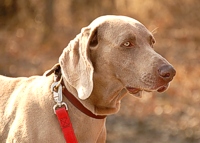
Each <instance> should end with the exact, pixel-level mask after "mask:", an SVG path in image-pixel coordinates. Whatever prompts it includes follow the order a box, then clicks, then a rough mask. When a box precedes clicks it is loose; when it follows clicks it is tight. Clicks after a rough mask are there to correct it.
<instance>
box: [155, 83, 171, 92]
mask: <svg viewBox="0 0 200 143" xmlns="http://www.w3.org/2000/svg"><path fill="white" fill-rule="evenodd" d="M168 86H169V83H168V84H165V85H163V86H161V87H159V88H158V89H157V92H164V91H165V90H167V88H168Z"/></svg>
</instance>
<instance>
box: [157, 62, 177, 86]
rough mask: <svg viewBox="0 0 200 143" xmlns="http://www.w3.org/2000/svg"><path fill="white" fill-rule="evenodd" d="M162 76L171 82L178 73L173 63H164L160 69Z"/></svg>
mask: <svg viewBox="0 0 200 143" xmlns="http://www.w3.org/2000/svg"><path fill="white" fill-rule="evenodd" d="M158 73H159V75H160V77H162V78H163V79H164V80H165V81H167V82H169V81H171V80H172V79H173V77H174V76H175V75H176V71H175V69H174V68H173V67H172V66H171V65H163V66H161V67H160V68H159V69H158Z"/></svg>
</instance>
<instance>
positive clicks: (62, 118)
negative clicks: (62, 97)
mask: <svg viewBox="0 0 200 143" xmlns="http://www.w3.org/2000/svg"><path fill="white" fill-rule="evenodd" d="M55 112H56V115H57V118H58V120H59V123H60V127H61V128H62V132H63V135H64V137H65V140H66V142H67V143H78V142H77V140H76V136H75V134H74V130H73V127H72V124H71V121H70V118H69V115H68V112H67V110H66V109H65V107H61V108H58V109H56V110H55Z"/></svg>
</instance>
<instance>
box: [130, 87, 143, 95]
mask: <svg viewBox="0 0 200 143" xmlns="http://www.w3.org/2000/svg"><path fill="white" fill-rule="evenodd" d="M126 89H127V90H128V91H129V93H131V94H137V93H138V92H140V91H141V89H139V88H134V87H126Z"/></svg>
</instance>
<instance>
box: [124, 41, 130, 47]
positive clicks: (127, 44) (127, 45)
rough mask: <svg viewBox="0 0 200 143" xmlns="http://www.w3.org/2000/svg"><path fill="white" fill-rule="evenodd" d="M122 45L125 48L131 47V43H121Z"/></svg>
mask: <svg viewBox="0 0 200 143" xmlns="http://www.w3.org/2000/svg"><path fill="white" fill-rule="evenodd" d="M123 45H124V46H125V47H130V46H132V44H131V42H125V43H123Z"/></svg>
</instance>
